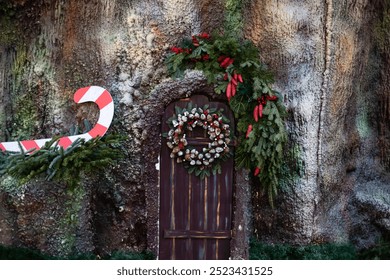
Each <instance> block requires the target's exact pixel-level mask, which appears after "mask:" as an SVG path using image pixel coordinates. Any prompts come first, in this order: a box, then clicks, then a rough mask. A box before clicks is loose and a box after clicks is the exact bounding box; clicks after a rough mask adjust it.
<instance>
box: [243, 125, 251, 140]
mask: <svg viewBox="0 0 390 280" xmlns="http://www.w3.org/2000/svg"><path fill="white" fill-rule="evenodd" d="M252 129H253V126H252V125H251V124H250V125H248V129H247V130H246V135H245V136H246V138H249V134H251V132H252Z"/></svg>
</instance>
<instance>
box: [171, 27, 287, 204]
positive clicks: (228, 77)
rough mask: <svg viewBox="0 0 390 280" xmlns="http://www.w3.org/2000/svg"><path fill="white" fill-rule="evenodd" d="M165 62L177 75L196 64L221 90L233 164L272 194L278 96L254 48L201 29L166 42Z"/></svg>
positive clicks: (281, 112) (281, 110) (278, 157)
mask: <svg viewBox="0 0 390 280" xmlns="http://www.w3.org/2000/svg"><path fill="white" fill-rule="evenodd" d="M166 64H167V67H168V70H169V72H170V74H171V75H172V76H173V77H175V78H180V77H182V76H183V73H184V71H185V70H186V69H197V70H201V71H202V72H203V73H204V75H205V76H206V78H207V81H208V82H209V83H210V84H213V85H214V86H215V87H214V90H215V92H216V93H217V94H225V95H226V98H227V100H228V102H229V105H230V108H231V109H232V111H233V112H234V115H235V117H236V119H237V120H238V122H237V131H238V132H239V134H240V135H239V146H238V148H237V150H236V164H237V165H238V167H244V168H247V169H251V170H252V174H253V175H254V176H256V177H258V178H259V179H260V183H261V186H262V188H263V189H264V190H265V191H266V192H267V193H268V197H269V201H270V204H271V206H273V201H274V198H275V196H276V195H277V190H278V185H279V182H278V177H279V173H280V170H281V166H282V162H283V146H284V143H285V142H286V140H287V134H286V130H285V126H284V120H283V118H284V116H285V114H286V110H285V106H284V104H283V102H282V96H281V95H280V94H279V93H278V92H277V91H275V90H274V89H272V87H271V84H272V83H273V77H272V74H271V73H270V72H269V71H268V70H267V69H266V67H265V66H264V65H263V64H262V63H261V61H260V58H259V52H258V48H257V47H256V46H255V45H254V44H253V43H252V42H251V41H248V40H239V39H237V38H235V37H233V36H231V35H230V36H229V35H220V34H213V35H212V36H210V35H209V34H207V33H201V34H198V35H194V36H192V38H188V39H184V40H183V42H182V43H181V45H180V46H175V47H172V48H171V53H170V54H168V57H167V59H166Z"/></svg>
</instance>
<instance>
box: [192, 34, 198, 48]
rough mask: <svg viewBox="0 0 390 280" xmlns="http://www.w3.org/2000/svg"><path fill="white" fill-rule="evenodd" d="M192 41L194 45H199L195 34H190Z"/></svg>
mask: <svg viewBox="0 0 390 280" xmlns="http://www.w3.org/2000/svg"><path fill="white" fill-rule="evenodd" d="M192 43H193V44H194V46H195V47H199V41H198V39H197V38H196V37H195V36H192Z"/></svg>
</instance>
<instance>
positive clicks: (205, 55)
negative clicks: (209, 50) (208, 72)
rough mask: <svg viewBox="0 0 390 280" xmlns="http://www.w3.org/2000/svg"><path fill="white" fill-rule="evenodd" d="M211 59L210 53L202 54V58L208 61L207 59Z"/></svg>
mask: <svg viewBox="0 0 390 280" xmlns="http://www.w3.org/2000/svg"><path fill="white" fill-rule="evenodd" d="M209 59H210V56H209V55H208V54H204V55H202V60H204V61H206V60H209Z"/></svg>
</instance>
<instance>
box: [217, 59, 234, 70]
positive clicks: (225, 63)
mask: <svg viewBox="0 0 390 280" xmlns="http://www.w3.org/2000/svg"><path fill="white" fill-rule="evenodd" d="M233 62H234V59H233V58H231V57H226V58H225V59H223V60H222V62H221V63H220V64H219V66H221V67H222V68H227V67H228V66H229V65H230V64H232V63H233Z"/></svg>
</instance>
